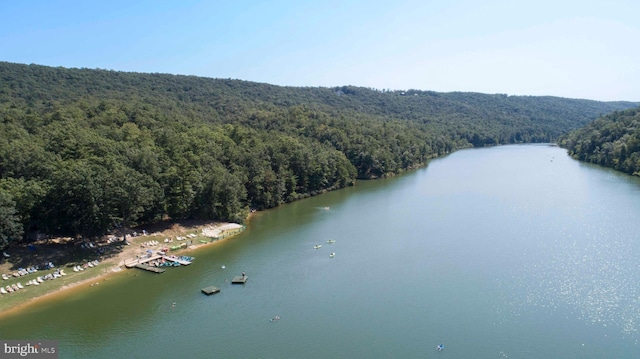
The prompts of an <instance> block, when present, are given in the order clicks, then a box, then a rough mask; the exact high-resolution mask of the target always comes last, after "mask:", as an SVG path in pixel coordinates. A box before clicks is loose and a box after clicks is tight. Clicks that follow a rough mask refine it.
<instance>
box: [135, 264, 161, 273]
mask: <svg viewBox="0 0 640 359" xmlns="http://www.w3.org/2000/svg"><path fill="white" fill-rule="evenodd" d="M135 267H136V268H140V269H144V270H146V271H149V272H153V273H164V269H162V268H158V267H152V266H148V265H146V264H137V265H136V266H135Z"/></svg>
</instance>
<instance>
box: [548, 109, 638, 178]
mask: <svg viewBox="0 0 640 359" xmlns="http://www.w3.org/2000/svg"><path fill="white" fill-rule="evenodd" d="M560 144H561V146H563V147H566V148H567V149H568V150H569V154H570V155H571V156H573V157H574V158H577V159H579V160H581V161H586V162H591V163H595V164H598V165H601V166H606V167H611V168H614V169H616V170H618V171H622V172H625V173H628V174H632V175H636V176H640V107H638V108H635V109H630V110H625V111H615V112H613V113H610V114H608V115H606V116H603V117H600V118H598V119H597V120H595V121H593V122H591V123H590V124H588V125H587V126H585V127H583V128H580V129H578V130H575V131H573V132H571V133H569V134H568V135H566V136H563V137H562V138H561V141H560Z"/></svg>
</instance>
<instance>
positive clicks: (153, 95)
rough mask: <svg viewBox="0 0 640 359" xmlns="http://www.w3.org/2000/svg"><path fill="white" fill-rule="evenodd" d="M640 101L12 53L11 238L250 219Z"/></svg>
mask: <svg viewBox="0 0 640 359" xmlns="http://www.w3.org/2000/svg"><path fill="white" fill-rule="evenodd" d="M637 105H638V104H635V103H628V102H597V101H589V100H574V99H563V98H556V97H518V96H506V95H484V94H478V93H436V92H425V91H413V90H410V91H405V92H401V91H378V90H373V89H366V88H359V87H351V86H344V87H338V88H296V87H281V86H273V85H268V84H260V83H254V82H247V81H239V80H223V79H210V78H201V77H194V76H175V75H165V74H142V73H124V72H116V71H106V70H89V69H66V68H52V67H45V66H38V65H20V64H12V63H6V62H0V247H2V245H3V244H4V243H6V241H7V240H8V239H9V238H12V239H19V238H22V237H23V236H25V235H26V234H27V233H32V232H35V231H40V232H44V233H48V234H65V235H83V236H93V235H100V234H103V233H105V232H106V231H108V230H110V229H112V228H114V226H118V225H120V224H121V223H122V222H123V221H124V222H127V223H129V224H133V223H145V222H150V221H155V220H158V219H160V218H165V217H167V216H168V217H170V218H174V219H182V218H206V219H219V220H230V221H242V220H243V219H244V218H245V216H246V214H247V213H248V211H249V210H250V209H251V208H256V209H263V208H270V207H274V206H277V205H279V204H282V203H285V202H289V201H293V200H296V199H299V198H303V197H307V196H310V195H315V194H318V193H322V192H323V191H327V190H333V189H337V188H342V187H345V186H349V185H351V184H353V183H354V182H355V180H356V179H360V178H362V179H369V178H379V177H384V176H388V175H393V174H397V173H400V172H402V171H404V170H406V169H410V168H414V167H417V166H422V165H424V164H425V163H426V162H427V161H428V160H429V159H430V158H433V157H435V156H439V155H442V154H445V153H449V152H451V151H454V150H456V149H459V148H463V147H470V146H485V145H495V144H505V143H521V142H545V141H554V140H555V139H556V138H557V137H558V136H559V135H560V134H562V133H564V132H566V131H569V130H572V129H575V128H578V127H581V126H583V125H584V124H586V123H588V122H590V121H592V120H593V119H595V118H596V117H598V116H599V115H601V114H603V113H609V112H612V111H615V110H622V109H626V108H630V107H633V106H637Z"/></svg>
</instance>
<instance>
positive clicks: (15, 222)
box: [0, 189, 23, 250]
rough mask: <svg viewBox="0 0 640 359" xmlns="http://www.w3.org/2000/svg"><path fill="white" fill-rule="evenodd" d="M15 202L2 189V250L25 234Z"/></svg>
mask: <svg viewBox="0 0 640 359" xmlns="http://www.w3.org/2000/svg"><path fill="white" fill-rule="evenodd" d="M15 205H16V204H15V202H14V201H13V199H12V198H11V195H9V194H8V193H7V192H6V191H4V190H1V189H0V250H4V249H5V248H6V247H7V246H8V245H9V242H10V241H12V240H17V239H19V238H20V237H21V236H22V234H23V228H22V223H21V222H20V218H19V217H18V215H17V214H16V208H15Z"/></svg>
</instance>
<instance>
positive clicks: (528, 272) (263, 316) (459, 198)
mask: <svg viewBox="0 0 640 359" xmlns="http://www.w3.org/2000/svg"><path fill="white" fill-rule="evenodd" d="M639 219H640V181H638V179H637V178H633V177H630V176H626V175H622V174H618V173H615V172H613V171H610V170H606V169H602V168H598V167H594V166H591V165H586V164H582V163H579V162H577V161H574V160H572V159H570V158H569V157H568V156H567V155H566V151H565V150H563V149H560V148H557V147H553V146H547V145H524V146H503V147H494V148H486V149H471V150H463V151H458V152H455V153H453V154H451V155H449V156H446V157H444V158H441V159H437V160H434V161H432V162H431V163H430V164H429V166H428V167H427V168H423V169H420V170H416V171H413V172H411V173H408V174H405V175H403V176H399V177H396V178H392V179H385V180H378V181H370V182H358V184H357V186H355V187H352V188H348V189H345V190H341V191H335V192H331V193H328V194H325V195H322V196H318V197H314V198H310V199H306V200H302V201H298V202H295V203H292V204H289V205H286V206H282V207H281V208H277V209H274V210H270V211H266V212H263V213H259V214H257V215H256V216H255V217H254V218H253V219H252V220H251V223H250V224H249V226H248V228H247V230H246V231H245V232H244V233H243V234H241V235H239V236H237V237H234V238H233V239H231V240H229V241H226V242H223V243H220V244H218V245H216V246H213V247H209V248H206V249H202V250H199V251H197V252H194V253H192V254H193V255H194V256H196V260H195V261H194V263H193V264H192V265H191V266H188V267H183V268H169V270H167V272H166V273H164V274H161V275H157V274H152V273H147V272H142V271H139V270H135V269H131V270H127V271H126V272H124V273H123V274H120V275H116V276H112V277H110V278H109V280H108V281H105V282H103V283H101V285H99V286H95V287H87V288H86V289H84V290H72V291H71V292H68V293H65V294H64V295H61V296H57V297H56V298H55V299H54V300H49V301H47V302H46V303H41V304H38V305H37V306H29V307H27V308H26V309H25V310H24V311H22V312H21V313H19V314H15V315H10V316H8V317H3V318H2V320H1V321H0V338H4V339H54V340H59V342H60V350H59V351H60V357H61V358H475V359H478V358H582V359H584V358H639V357H640V342H639V340H640V333H639V332H638V330H639V329H640V260H639V258H640V237H639V234H640V220H639ZM329 239H333V240H335V243H333V244H329V243H327V242H326V241H327V240H329ZM316 244H320V245H322V248H320V249H314V245H316ZM332 252H334V253H335V257H333V258H331V257H330V253H332ZM223 265H224V266H225V269H223V268H222V266H223ZM242 271H245V272H246V273H247V276H248V277H249V280H248V281H247V283H246V284H245V285H232V284H230V283H229V281H230V280H231V278H232V277H233V276H235V275H238V274H240V273H241V272H242ZM209 285H215V286H218V287H219V288H221V289H222V291H221V292H220V293H219V294H216V295H213V296H205V295H203V294H202V293H200V289H201V288H203V287H205V286H209ZM174 302H175V303H176V306H175V308H172V303H174ZM275 316H279V317H280V319H279V320H277V321H271V320H270V319H271V318H274V317H275ZM440 343H442V344H444V350H443V351H437V350H436V346H437V345H438V344H440Z"/></svg>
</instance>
